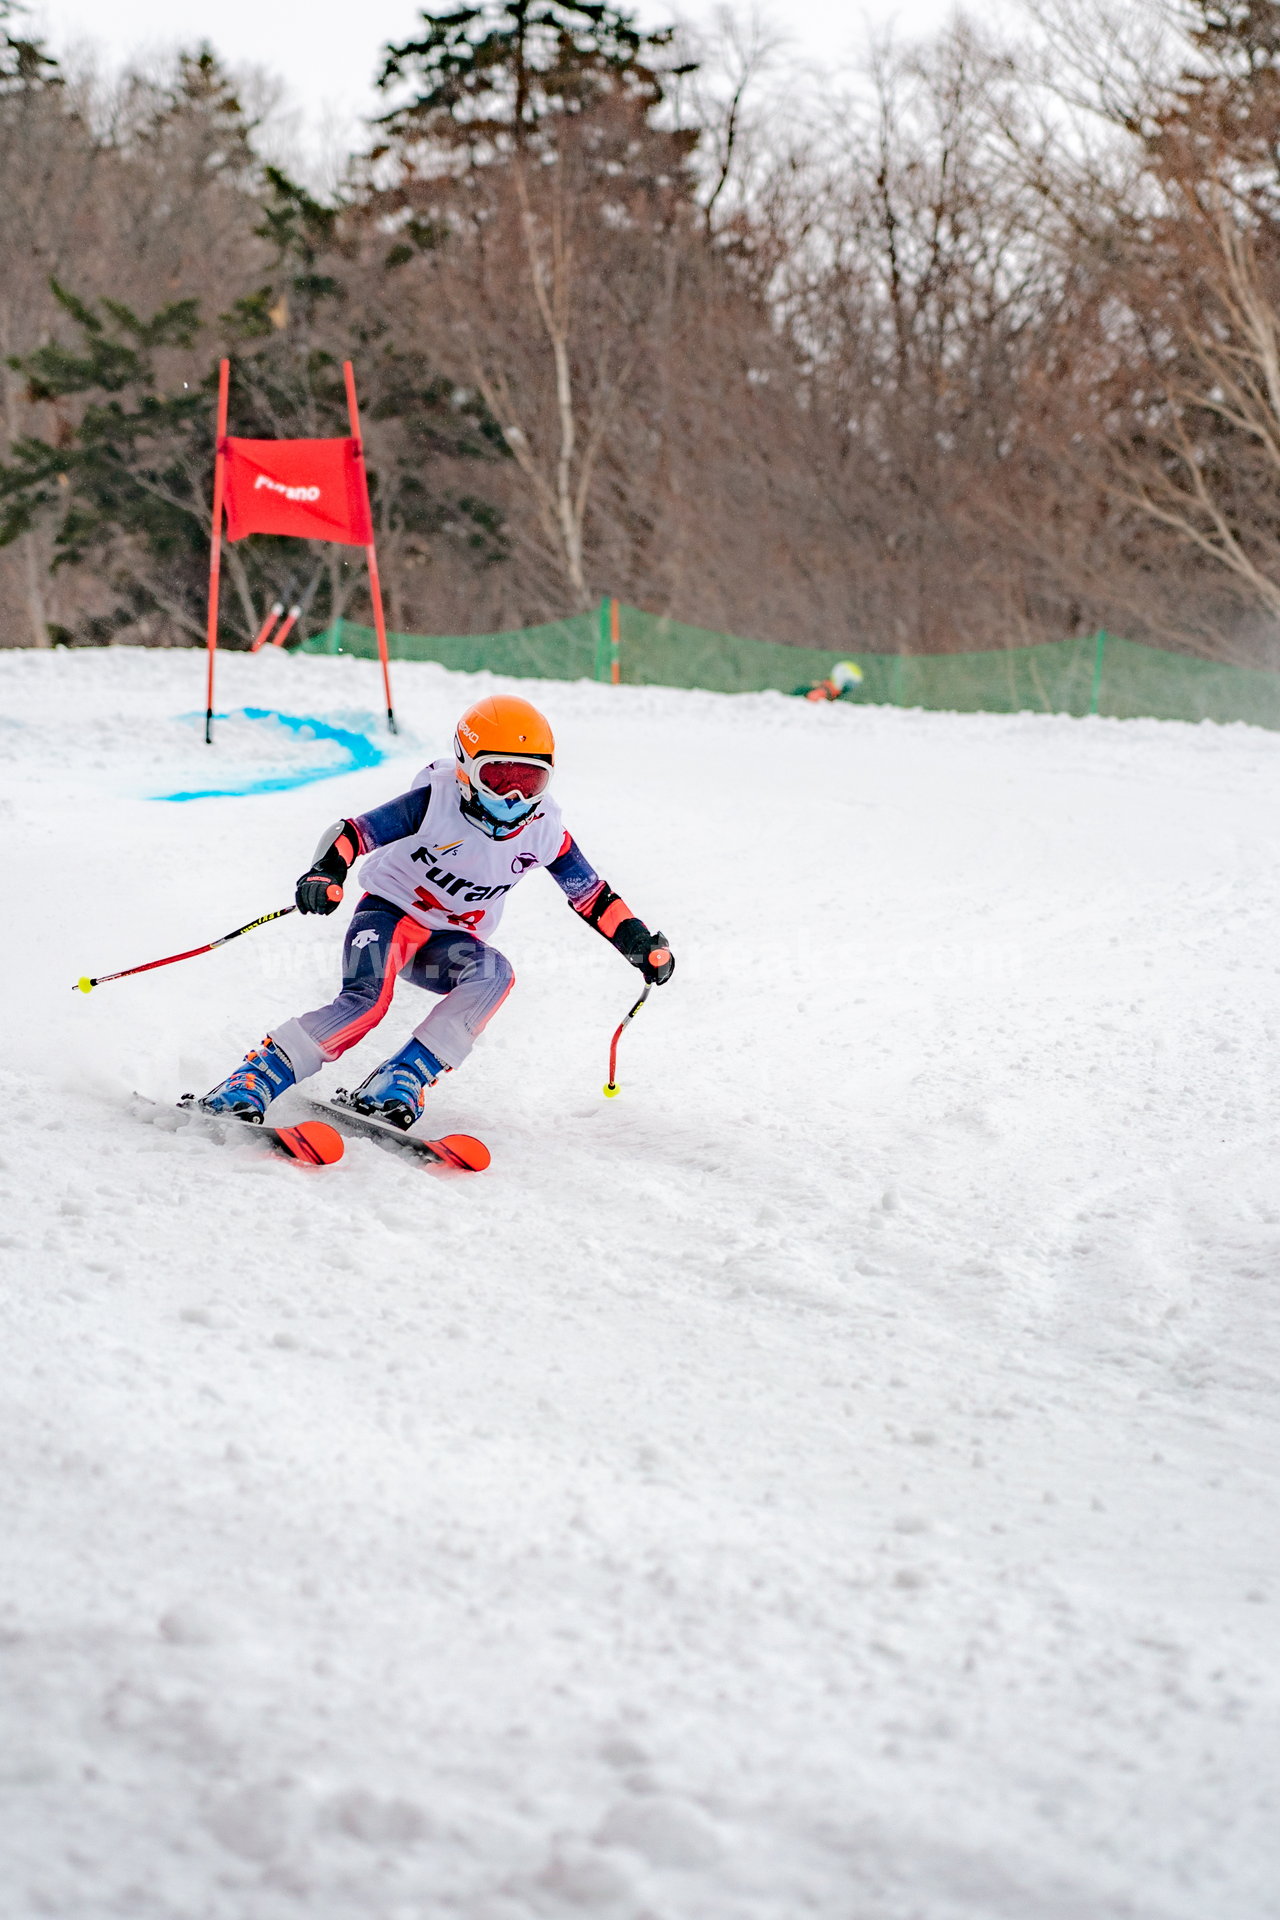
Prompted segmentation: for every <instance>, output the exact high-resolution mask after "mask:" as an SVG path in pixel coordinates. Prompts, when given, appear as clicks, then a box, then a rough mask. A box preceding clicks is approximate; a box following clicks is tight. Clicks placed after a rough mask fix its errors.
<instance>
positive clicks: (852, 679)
mask: <svg viewBox="0 0 1280 1920" xmlns="http://www.w3.org/2000/svg"><path fill="white" fill-rule="evenodd" d="M861 679H862V668H861V667H860V666H859V665H858V663H857V661H856V660H837V662H836V664H835V666H834V667H832V669H831V673H830V676H829V677H828V678H827V679H826V680H815V681H814V682H813V683H812V684H811V685H810V686H807V687H797V688H796V692H797V694H798V695H800V697H801V698H802V699H805V700H814V701H823V700H843V699H844V698H845V696H846V695H850V694H852V692H853V690H854V688H855V687H856V686H857V685H858V683H859V681H860V680H861Z"/></svg>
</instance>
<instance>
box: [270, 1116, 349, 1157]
mask: <svg viewBox="0 0 1280 1920" xmlns="http://www.w3.org/2000/svg"><path fill="white" fill-rule="evenodd" d="M277 1131H278V1132H279V1135H280V1139H281V1142H282V1143H283V1145H284V1146H285V1147H287V1149H288V1151H289V1152H290V1153H291V1154H293V1156H294V1158H295V1159H296V1160H305V1161H306V1162H307V1163H308V1164H309V1165H310V1166H313V1167H330V1166H332V1165H333V1163H334V1161H335V1160H341V1158H342V1155H343V1152H344V1150H345V1149H344V1147H343V1143H342V1135H341V1134H340V1133H339V1132H338V1130H337V1128H336V1127H331V1126H328V1125H327V1124H326V1123H325V1121H323V1120H300V1121H299V1122H298V1124H297V1126H294V1127H280V1128H278V1129H277Z"/></svg>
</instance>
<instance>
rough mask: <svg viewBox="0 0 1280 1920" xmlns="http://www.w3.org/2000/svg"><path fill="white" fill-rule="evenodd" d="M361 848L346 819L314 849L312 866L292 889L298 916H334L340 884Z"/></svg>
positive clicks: (332, 829) (353, 829) (332, 828)
mask: <svg viewBox="0 0 1280 1920" xmlns="http://www.w3.org/2000/svg"><path fill="white" fill-rule="evenodd" d="M359 845H360V838H359V835H358V834H357V833H356V830H355V828H354V827H353V826H352V824H351V822H350V821H349V820H339V821H338V823H337V825H336V826H333V827H330V829H329V831H328V832H327V833H326V834H325V836H324V838H323V839H322V840H321V842H320V845H319V846H318V847H317V848H316V857H315V864H314V865H313V866H311V867H309V868H308V869H307V871H306V873H304V874H303V876H302V878H301V879H300V880H299V882H298V884H297V886H296V887H295V888H294V890H293V897H294V900H295V901H296V902H297V907H298V912H299V913H336V912H337V910H338V908H339V907H340V906H341V904H342V883H343V881H344V880H345V879H346V877H347V872H348V870H349V868H350V866H351V862H352V861H353V860H354V859H355V857H356V853H357V850H358V848H359Z"/></svg>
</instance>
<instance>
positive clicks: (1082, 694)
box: [302, 600, 1280, 730]
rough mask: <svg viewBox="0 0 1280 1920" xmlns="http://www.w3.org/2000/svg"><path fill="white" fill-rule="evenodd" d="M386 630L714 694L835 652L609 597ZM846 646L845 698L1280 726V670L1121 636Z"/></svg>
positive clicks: (778, 681) (393, 638) (816, 666)
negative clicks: (574, 610) (856, 679)
mask: <svg viewBox="0 0 1280 1920" xmlns="http://www.w3.org/2000/svg"><path fill="white" fill-rule="evenodd" d="M615 633H616V636H617V639H616V644H615V640H614V635H615ZM387 641H388V647H389V651H390V654H391V658H392V659H393V660H434V661H437V662H438V663H439V664H440V665H441V666H445V667H453V668H457V669H460V670H462V671H464V672H470V673H476V672H484V671H487V672H490V673H501V674H510V675H513V676H514V677H516V678H521V679H532V680H589V679H596V680H609V679H610V678H612V677H615V676H616V677H617V678H618V679H620V680H621V681H622V682H624V683H626V684H629V685H632V686H658V687H704V688H707V689H709V690H710V691H712V692H718V693H762V692H765V691H767V690H769V689H773V690H776V691H778V692H782V693H792V692H795V691H796V690H797V688H799V687H801V686H804V685H806V684H808V683H811V682H815V681H819V680H823V679H825V678H826V676H827V675H828V674H829V673H830V672H831V669H832V667H833V665H834V664H835V661H836V659H837V658H838V657H839V656H837V655H836V654H835V653H834V652H832V651H831V650H829V649H825V648H824V649H821V650H819V649H818V648H815V647H784V646H780V645H778V644H777V643H775V642H773V641H769V640H742V639H739V638H737V637H736V636H735V635H733V634H728V633H714V632H711V631H709V630H708V629H707V628H705V627H688V626H684V625H683V624H682V623H681V622H680V621H678V620H669V619H665V618H659V617H658V616H657V615H655V614H651V613H643V612H641V610H640V609H639V608H638V607H628V606H624V605H623V604H622V603H621V602H615V601H608V600H606V601H605V602H604V604H603V606H602V608H601V610H600V613H599V614H598V615H597V614H594V613H580V614H573V615H570V616H569V618H567V619H565V620H554V621H551V622H549V623H548V624H547V625H545V626H539V627H523V628H520V629H518V630H517V631H515V632H512V633H477V634H463V635H460V636H450V637H446V638H437V637H434V636H428V635H426V634H418V633H392V634H388V636H387ZM302 651H303V652H306V653H346V654H355V655H357V656H360V657H363V658H367V659H372V658H374V657H375V656H376V654H377V642H376V640H375V637H374V633H373V629H372V628H371V627H361V626H356V625H355V624H354V623H353V622H352V621H350V620H338V621H335V622H334V624H333V626H331V627H329V628H327V629H326V630H325V632H323V633H319V634H316V635H315V636H314V637H313V638H311V639H310V640H307V641H306V642H305V643H304V645H303V649H302ZM845 657H846V658H849V659H852V660H855V661H856V662H857V665H858V666H859V667H860V669H861V671H862V680H861V682H860V683H859V684H858V685H857V686H855V687H854V689H853V691H852V693H851V694H848V695H846V696H845V698H846V699H853V700H856V701H859V702H861V703H863V704H865V705H880V706H898V707H931V708H935V709H938V710H941V711H945V712H954V713H1018V712H1022V711H1025V710H1028V709H1029V710H1030V711H1032V712H1041V713H1068V714H1086V713H1100V714H1109V715H1111V716H1112V717H1114V718H1117V719H1137V718H1143V717H1145V718H1147V719H1154V720H1220V721H1227V720H1245V721H1248V722H1250V723H1251V724H1252V725H1254V726H1258V727H1272V728H1275V729H1277V730H1280V674H1276V673H1268V672H1265V671H1263V670H1262V669H1259V668H1254V667H1231V666H1225V665H1218V664H1216V663H1214V662H1211V661H1207V660H1193V659H1191V658H1190V657H1189V656H1188V655H1185V654H1180V653H1167V652H1165V651H1163V650H1162V649H1161V648H1158V647H1147V646H1140V645H1138V644H1137V643H1136V642H1134V641H1132V640H1121V639H1118V638H1117V637H1116V636H1115V635H1113V634H1106V633H1101V634H1091V635H1089V636H1088V637H1086V638H1082V639H1078V640H1055V641H1050V642H1048V643H1046V644H1045V645H1043V646H1038V647H1007V648H1002V649H999V650H994V649H993V650H991V651H987V652H982V653H940V654H898V653H874V652H869V651H868V652H854V653H851V654H848V655H846V656H845Z"/></svg>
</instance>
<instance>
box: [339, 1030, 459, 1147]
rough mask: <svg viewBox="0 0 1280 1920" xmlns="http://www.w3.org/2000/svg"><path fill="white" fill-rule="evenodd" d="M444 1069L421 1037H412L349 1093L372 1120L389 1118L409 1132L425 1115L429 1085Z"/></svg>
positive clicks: (403, 1131)
mask: <svg viewBox="0 0 1280 1920" xmlns="http://www.w3.org/2000/svg"><path fill="white" fill-rule="evenodd" d="M444 1071H445V1068H444V1065H443V1063H442V1062H441V1061H439V1060H437V1059H436V1057H435V1055H434V1053H429V1052H428V1051H427V1049H426V1047H424V1046H423V1044H422V1042H421V1040H410V1041H409V1043H408V1045H407V1046H403V1047H401V1049H400V1051H399V1053H393V1054H392V1056H391V1058H390V1059H389V1060H384V1061H383V1063H382V1065H381V1066H380V1067H375V1068H374V1070H373V1072H372V1073H371V1074H369V1076H368V1077H367V1079H364V1080H362V1081H361V1082H360V1085H359V1086H358V1087H357V1088H356V1090H355V1092H354V1093H352V1094H351V1095H350V1096H349V1098H350V1102H351V1105H352V1106H353V1107H354V1108H355V1110H356V1112H357V1113H367V1114H368V1116H369V1118H370V1119H371V1120H386V1121H389V1122H390V1124H391V1125H392V1126H393V1127H399V1129H400V1131H401V1132H402V1133H407V1132H408V1131H409V1128H410V1127H411V1126H412V1125H413V1123H414V1121H415V1120H420V1119H421V1118H422V1105H423V1101H424V1100H425V1098H426V1092H427V1088H428V1087H433V1086H434V1085H435V1083H436V1081H437V1080H438V1079H439V1078H440V1075H441V1074H442V1073H443V1072H444Z"/></svg>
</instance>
